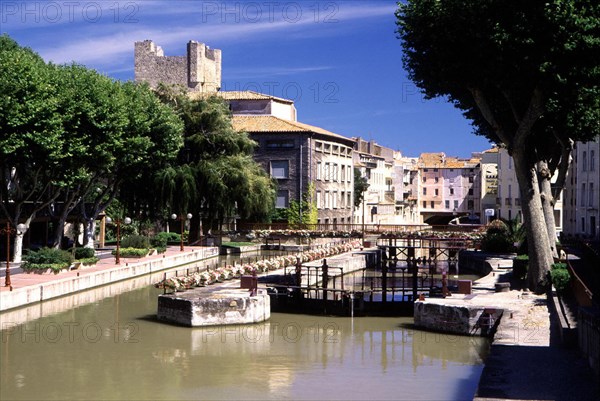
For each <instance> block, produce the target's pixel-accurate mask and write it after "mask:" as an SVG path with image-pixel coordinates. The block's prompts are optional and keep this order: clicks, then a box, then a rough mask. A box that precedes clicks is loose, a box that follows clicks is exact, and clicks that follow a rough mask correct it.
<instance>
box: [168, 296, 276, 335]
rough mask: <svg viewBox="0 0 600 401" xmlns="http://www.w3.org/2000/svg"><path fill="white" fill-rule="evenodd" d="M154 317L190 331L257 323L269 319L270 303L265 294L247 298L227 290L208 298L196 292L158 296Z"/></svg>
mask: <svg viewBox="0 0 600 401" xmlns="http://www.w3.org/2000/svg"><path fill="white" fill-rule="evenodd" d="M157 317H158V319H159V320H163V321H167V322H170V323H177V324H180V325H183V326H191V327H199V326H218V325H231V324H249V323H258V322H263V321H265V320H267V319H269V318H270V317H271V299H270V297H269V295H267V294H266V292H264V293H259V294H257V295H255V296H250V294H249V293H248V290H245V289H240V290H234V289H227V290H223V291H219V292H218V293H213V294H210V295H207V294H206V292H205V291H204V289H202V288H198V289H194V290H191V291H186V292H183V293H179V294H178V293H173V294H164V295H160V296H159V297H158V311H157Z"/></svg>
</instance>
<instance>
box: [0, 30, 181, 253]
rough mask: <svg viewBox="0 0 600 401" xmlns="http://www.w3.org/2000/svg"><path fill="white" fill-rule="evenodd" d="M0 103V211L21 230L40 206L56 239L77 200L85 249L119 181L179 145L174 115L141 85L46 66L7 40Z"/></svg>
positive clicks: (18, 243)
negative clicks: (52, 225)
mask: <svg viewBox="0 0 600 401" xmlns="http://www.w3.org/2000/svg"><path fill="white" fill-rule="evenodd" d="M0 105H1V109H0V155H1V156H2V157H1V158H0V168H1V169H2V177H3V182H2V186H1V189H0V207H1V210H2V212H3V214H4V215H5V216H6V217H7V218H8V219H9V220H10V221H11V222H12V223H13V225H15V226H16V224H17V223H19V222H21V221H22V220H24V221H25V225H26V227H27V228H29V224H30V223H31V221H32V220H33V219H34V218H35V217H36V214H38V213H39V212H40V211H42V210H44V209H45V211H46V210H47V211H48V213H49V215H50V216H51V217H52V218H54V220H55V237H56V238H55V240H54V242H55V244H57V245H58V244H59V243H60V238H61V237H62V233H63V228H64V222H65V221H66V218H67V216H68V215H69V214H70V213H71V212H72V211H73V210H74V209H75V208H76V207H77V206H78V205H79V206H80V216H82V218H83V219H84V221H85V222H86V224H85V226H86V237H85V238H86V239H87V240H88V241H87V242H88V243H89V244H90V246H92V241H90V239H91V238H92V236H93V233H94V221H95V219H96V218H97V216H98V214H99V213H100V212H101V211H103V210H104V209H105V208H106V207H107V206H108V204H110V202H111V201H112V200H113V199H114V198H115V196H116V195H117V193H118V190H119V188H120V184H121V183H123V182H127V181H129V182H132V181H133V180H135V179H138V178H139V177H140V176H141V173H142V172H144V171H152V168H153V166H161V165H164V164H165V161H166V160H168V159H172V158H173V157H174V156H175V155H176V153H177V151H178V150H179V148H180V147H181V143H182V135H181V133H182V128H183V124H182V122H181V120H179V118H178V117H177V116H176V115H175V113H174V112H173V111H172V110H171V109H170V108H169V107H168V106H165V105H163V104H162V103H161V102H160V101H159V100H158V99H157V98H156V97H155V96H154V94H153V93H152V92H151V91H150V89H149V88H148V87H147V86H143V85H136V84H133V83H125V84H122V83H120V82H117V81H114V80H112V79H110V78H108V77H105V76H103V75H101V74H99V73H97V72H96V71H93V70H89V69H87V68H85V67H82V66H79V65H75V64H73V65H66V66H56V65H53V64H46V63H45V62H44V61H43V60H42V59H41V58H40V57H39V56H38V55H37V54H35V53H34V52H33V51H31V50H30V49H26V48H22V47H20V46H18V44H17V43H16V42H14V41H13V40H12V39H10V38H8V37H7V36H2V37H0ZM23 234H24V233H18V235H17V237H16V240H15V252H14V255H15V256H14V258H15V261H18V260H19V259H20V255H21V248H22V238H23Z"/></svg>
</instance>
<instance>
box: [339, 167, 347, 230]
mask: <svg viewBox="0 0 600 401" xmlns="http://www.w3.org/2000/svg"><path fill="white" fill-rule="evenodd" d="M342 167H344V166H342ZM344 202H346V191H341V192H340V208H341V209H343V208H345V207H346V205H344ZM342 223H343V221H342Z"/></svg>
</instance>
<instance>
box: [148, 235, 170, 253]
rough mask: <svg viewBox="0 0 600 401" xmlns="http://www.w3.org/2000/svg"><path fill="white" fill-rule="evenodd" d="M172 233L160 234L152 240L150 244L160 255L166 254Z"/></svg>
mask: <svg viewBox="0 0 600 401" xmlns="http://www.w3.org/2000/svg"><path fill="white" fill-rule="evenodd" d="M170 234H172V233H158V234H156V235H155V236H154V237H152V239H151V240H150V244H152V246H153V247H154V248H155V249H156V252H158V253H164V252H166V250H167V245H168V243H169V238H170V237H171V235H170Z"/></svg>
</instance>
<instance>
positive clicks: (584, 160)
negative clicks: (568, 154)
mask: <svg viewBox="0 0 600 401" xmlns="http://www.w3.org/2000/svg"><path fill="white" fill-rule="evenodd" d="M581 171H587V152H586V151H585V150H584V151H583V154H582V155H581Z"/></svg>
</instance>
